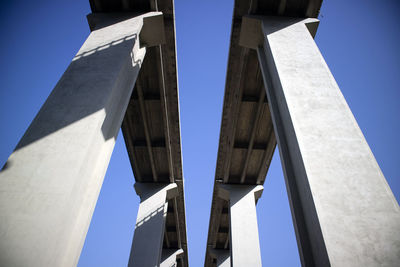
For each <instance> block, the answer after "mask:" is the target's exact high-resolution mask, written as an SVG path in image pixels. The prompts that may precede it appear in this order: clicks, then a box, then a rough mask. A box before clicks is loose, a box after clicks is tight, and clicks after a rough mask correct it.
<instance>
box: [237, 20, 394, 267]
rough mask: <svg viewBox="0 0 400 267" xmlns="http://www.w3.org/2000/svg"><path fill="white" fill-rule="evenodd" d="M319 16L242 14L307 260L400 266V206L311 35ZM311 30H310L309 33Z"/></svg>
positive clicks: (246, 42) (318, 263)
mask: <svg viewBox="0 0 400 267" xmlns="http://www.w3.org/2000/svg"><path fill="white" fill-rule="evenodd" d="M317 25H318V20H317V19H298V18H284V17H257V18H255V17H244V18H243V23H242V36H241V44H242V45H243V46H247V47H250V48H253V49H256V50H257V54H258V59H259V64H260V68H261V71H262V75H263V79H264V85H265V88H266V92H267V96H268V101H269V103H270V111H271V114H272V118H273V125H274V130H275V135H276V136H277V143H278V147H279V152H280V156H281V160H282V167H283V170H284V175H285V180H286V186H287V191H288V195H289V200H290V205H291V210H292V215H293V221H294V225H295V231H296V235H297V240H298V247H299V251H300V256H301V261H302V264H303V266H378V265H379V266H396V265H397V264H398V263H399V262H400V235H399V234H398V233H399V232H400V208H399V205H398V203H397V201H396V199H395V198H394V196H393V193H392V192H391V190H390V187H389V186H388V184H387V182H386V180H385V177H384V176H383V174H382V172H381V170H380V168H379V166H378V164H377V162H376V160H375V158H374V156H373V154H372V152H371V150H370V148H369V146H368V144H367V142H366V140H365V138H364V136H363V134H362V132H361V130H360V128H359V126H358V124H357V122H356V120H355V118H354V116H353V114H352V113H351V110H350V108H349V107H348V105H347V103H346V101H345V99H344V97H343V95H342V93H341V91H340V89H339V87H338V85H337V83H336V81H335V79H334V78H333V76H332V74H331V72H330V70H329V68H328V66H327V64H326V62H325V60H324V58H323V57H322V55H321V53H320V51H319V49H318V47H317V45H316V44H315V42H314V40H313V35H315V32H316V29H317ZM310 33H311V34H310Z"/></svg>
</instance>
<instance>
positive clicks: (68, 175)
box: [0, 12, 162, 267]
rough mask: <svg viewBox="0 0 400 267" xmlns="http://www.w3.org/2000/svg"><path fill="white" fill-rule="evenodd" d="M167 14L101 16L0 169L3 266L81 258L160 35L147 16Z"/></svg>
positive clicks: (70, 261)
mask: <svg viewBox="0 0 400 267" xmlns="http://www.w3.org/2000/svg"><path fill="white" fill-rule="evenodd" d="M160 17H161V21H162V13H160V12H150V13H146V14H144V15H140V16H137V15H136V16H134V17H132V15H130V16H128V17H127V16H126V15H121V16H117V15H116V14H114V15H105V14H103V15H101V16H100V17H96V16H94V17H93V19H95V20H96V21H95V23H94V24H92V25H91V28H92V30H93V31H92V32H91V34H90V35H89V37H88V38H87V40H86V41H85V43H84V44H83V46H82V47H81V49H80V50H79V52H78V54H77V55H76V56H75V57H74V59H73V60H72V62H71V64H70V65H69V67H68V68H67V70H66V71H65V73H64V75H63V76H62V77H61V79H60V81H59V82H58V83H57V85H56V87H55V88H54V90H53V91H52V93H51V94H50V96H49V97H48V99H47V100H46V102H45V103H44V105H43V106H42V108H41V109H40V111H39V113H38V114H37V116H36V117H35V119H34V120H33V122H32V123H31V125H30V127H29V128H28V130H27V131H26V133H25V135H24V136H23V137H22V139H21V140H20V142H19V144H18V146H17V147H16V149H15V151H14V152H13V153H12V155H11V156H10V157H9V159H8V161H7V163H6V165H5V166H4V167H3V169H2V171H1V172H0V188H1V189H0V222H1V223H0V240H1V242H0V265H1V266H10V267H11V266H76V265H77V263H78V259H79V255H80V253H81V249H82V247H83V244H84V240H85V237H86V233H87V230H88V227H89V224H90V220H91V217H92V214H93V210H94V208H95V205H96V201H97V198H98V194H99V192H100V188H101V185H102V182H103V178H104V175H105V172H106V169H107V165H108V162H109V160H110V156H111V153H112V150H113V148H114V144H115V139H116V137H117V134H118V130H119V129H120V127H121V123H122V119H123V117H124V114H125V110H126V108H127V105H128V102H129V99H130V96H131V93H132V90H133V87H134V84H135V81H136V78H137V76H138V73H139V70H140V67H141V63H142V62H143V59H144V56H145V53H146V48H145V46H146V45H149V44H150V45H151V44H152V43H153V42H154V40H153V39H152V38H149V37H148V36H149V31H144V29H145V28H147V29H149V27H146V23H147V22H148V23H150V25H152V26H151V27H150V28H152V27H154V25H155V24H157V23H154V21H160ZM116 18H118V19H116ZM146 21H147V22H146ZM92 22H93V21H92ZM158 26H159V27H162V25H158ZM150 32H151V29H150ZM155 32H157V31H155ZM150 35H151V34H150ZM140 37H143V38H142V40H140Z"/></svg>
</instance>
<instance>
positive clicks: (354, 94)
mask: <svg viewBox="0 0 400 267" xmlns="http://www.w3.org/2000/svg"><path fill="white" fill-rule="evenodd" d="M175 8H176V35H177V55H178V77H179V91H180V108H181V110H180V111H181V131H182V149H183V168H184V176H185V197H186V215H187V233H188V243H189V260H190V262H189V263H190V265H191V266H203V264H204V256H205V248H206V239H207V231H208V222H209V216H210V207H211V197H212V186H213V180H214V173H215V165H216V157H217V150H218V138H219V130H220V123H221V112H222V103H223V93H224V87H225V75H226V64H227V57H228V47H229V36H230V30H231V17H232V11H233V1H232V0H229V1H228V0H220V1H211V0H207V1H206V0H204V1H195V0H185V1H184V0H176V1H175ZM89 12H90V7H89V1H88V0H80V1H78V0H69V1H65V0H63V1H61V0H51V1H50V0H49V1H45V0H42V1H28V0H25V1H21V0H13V1H7V3H3V4H2V5H1V8H0V25H1V28H0V36H1V42H0V88H1V90H0V123H1V124H0V125H1V126H0V127H1V128H0V166H2V165H3V164H4V163H5V161H6V160H7V158H8V156H9V155H10V154H11V152H12V150H13V149H14V147H15V146H16V144H17V142H18V140H19V139H20V138H21V137H22V135H23V133H24V131H25V130H26V129H27V127H28V126H29V123H30V122H31V121H32V119H33V118H34V116H35V114H36V113H37V111H38V110H39V108H40V106H41V105H42V103H43V102H44V101H45V100H46V98H47V96H48V95H49V93H50V92H51V90H52V88H53V87H54V85H55V84H56V82H57V81H58V79H59V78H60V77H61V75H62V73H63V72H64V70H65V69H66V67H67V66H68V64H69V62H70V61H71V59H72V58H73V56H74V55H75V54H76V52H77V51H78V49H79V47H80V46H81V45H82V43H83V42H84V40H85V39H86V37H87V36H88V34H89V27H88V26H87V23H86V18H85V16H86V14H88V13H89ZM399 15H400V3H399V2H398V1H397V0H382V1H376V0H353V1H348V0H335V1H334V0H326V1H325V2H324V3H323V6H322V10H321V16H320V19H321V23H320V26H319V29H318V32H317V36H316V42H317V44H318V46H319V48H320V50H321V52H322V54H323V55H324V57H325V59H326V61H327V63H328V65H329V67H330V68H331V71H332V73H333V75H334V76H335V78H336V80H337V82H338V84H339V86H340V87H341V89H342V92H343V94H344V96H345V98H346V99H347V101H348V103H349V105H350V108H351V109H352V111H353V113H354V115H355V117H356V119H357V121H358V123H359V125H360V128H361V129H362V131H363V133H364V135H365V137H366V139H367V141H368V143H369V145H370V147H371V149H372V151H373V153H374V155H375V157H376V159H377V161H378V163H379V165H380V167H381V169H382V171H383V173H384V175H385V177H386V179H387V180H388V183H389V185H390V186H391V188H392V190H393V192H394V194H395V196H396V198H397V200H398V201H399V199H400V160H399V151H400V141H399V137H398V136H399V134H398V133H399V132H400V120H399V115H400V104H399V99H400V86H399V85H400V50H399V47H400V45H399V44H400V30H399V29H400V16H399ZM133 183H134V178H133V175H132V171H131V167H130V164H129V161H128V155H127V153H126V150H125V145H124V141H123V138H122V135H120V136H119V137H118V139H117V144H116V146H115V150H114V153H113V156H112V158H111V162H110V165H109V168H108V171H107V175H106V177H105V180H104V184H103V188H102V191H101V193H100V197H99V201H98V203H97V206H96V210H95V212H94V215H93V220H92V224H91V226H90V229H89V232H88V235H87V239H86V243H85V245H84V248H83V251H82V254H81V258H80V262H79V266H80V267H83V266H126V264H127V262H128V257H129V251H130V245H131V240H132V237H133V230H134V225H135V219H136V212H137V208H138V202H139V198H138V197H137V196H136V194H135V192H134V190H133ZM264 186H265V190H264V193H263V196H262V198H261V199H260V200H259V202H258V206H257V211H258V219H259V221H258V223H259V230H260V243H261V250H262V258H263V263H264V265H265V266H300V261H299V255H298V252H297V246H296V241H295V236H294V230H293V225H292V221H291V217H290V210H289V205H288V200H287V195H286V189H285V185H284V180H283V176H282V170H281V166H280V160H279V155H278V154H277V153H275V155H274V159H273V162H272V165H271V168H270V171H269V173H268V177H267V180H266V183H265V185H264Z"/></svg>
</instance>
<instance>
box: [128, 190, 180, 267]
mask: <svg viewBox="0 0 400 267" xmlns="http://www.w3.org/2000/svg"><path fill="white" fill-rule="evenodd" d="M135 190H136V193H137V194H138V195H139V196H140V205H139V210H138V214H137V219H136V225H135V233H134V236H133V241H132V249H131V254H130V257H129V263H128V266H129V267H141V266H160V262H163V261H162V257H161V256H162V250H163V249H162V247H163V240H164V229H165V218H166V216H167V209H168V200H170V199H172V198H174V197H176V196H177V195H178V194H179V192H178V187H177V185H176V184H175V183H171V184H158V183H136V184H135ZM182 251H183V250H182ZM171 257H172V258H173V259H174V260H176V255H175V253H172V254H171V255H168V257H165V258H168V259H164V261H166V262H170V261H172V258H171ZM165 266H166V265H165Z"/></svg>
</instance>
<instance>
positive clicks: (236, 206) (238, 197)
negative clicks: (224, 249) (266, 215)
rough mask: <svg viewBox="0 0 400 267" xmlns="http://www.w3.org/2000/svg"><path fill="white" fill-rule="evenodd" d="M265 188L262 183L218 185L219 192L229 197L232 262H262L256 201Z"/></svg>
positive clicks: (238, 264)
mask: <svg viewBox="0 0 400 267" xmlns="http://www.w3.org/2000/svg"><path fill="white" fill-rule="evenodd" d="M263 189H264V187H263V186H262V185H232V184H219V186H218V196H219V197H220V198H222V199H225V200H226V201H229V223H230V240H229V241H230V243H229V244H230V249H231V257H230V261H231V266H262V263H261V253H260V241H259V238H258V225H257V211H256V201H257V199H259V198H260V197H261V194H262V191H263ZM217 261H218V258H217ZM222 266H223V265H222Z"/></svg>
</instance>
